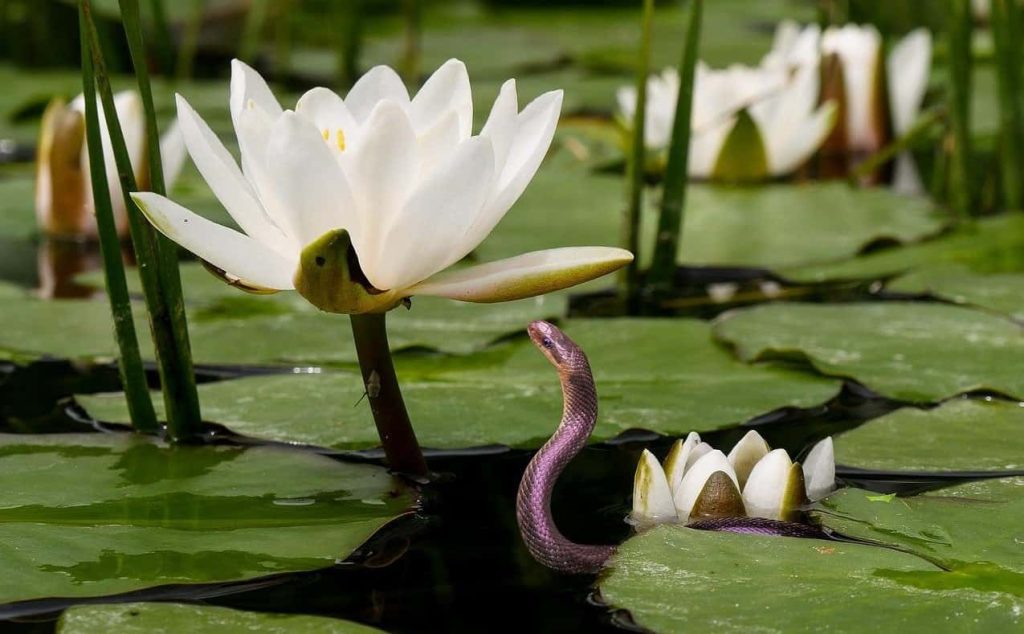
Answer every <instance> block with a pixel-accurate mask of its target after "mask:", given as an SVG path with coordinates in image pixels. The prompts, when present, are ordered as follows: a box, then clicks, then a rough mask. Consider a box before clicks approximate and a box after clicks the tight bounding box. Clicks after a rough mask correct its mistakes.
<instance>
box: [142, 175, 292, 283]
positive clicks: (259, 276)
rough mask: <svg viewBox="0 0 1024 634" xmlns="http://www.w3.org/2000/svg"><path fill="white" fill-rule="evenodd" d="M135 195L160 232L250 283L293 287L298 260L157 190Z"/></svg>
mask: <svg viewBox="0 0 1024 634" xmlns="http://www.w3.org/2000/svg"><path fill="white" fill-rule="evenodd" d="M132 198H133V199H134V200H135V202H136V204H138V205H139V209H141V210H142V213H144V214H145V215H146V218H148V219H149V221H150V222H151V223H153V226H154V227H156V228H157V229H158V230H159V231H160V232H161V233H163V234H164V235H165V236H167V237H168V238H170V239H171V240H173V241H175V242H177V243H178V244H180V245H181V246H182V247H184V248H185V249H187V250H189V251H191V252H192V253H194V254H196V255H197V256H198V257H200V258H202V259H204V260H206V261H207V262H209V263H210V264H212V265H214V266H216V267H217V268H219V269H222V270H224V271H225V272H227V273H229V274H231V275H233V276H235V277H238V278H239V279H241V280H242V281H243V282H245V283H246V284H247V285H249V286H255V287H259V288H266V289H275V290H287V289H291V288H294V284H293V283H292V276H293V275H294V273H295V267H296V261H295V260H289V259H288V258H285V257H284V256H282V255H281V254H279V253H277V252H276V251H274V250H272V249H270V248H269V247H266V246H264V245H262V244H260V243H259V242H257V241H256V240H254V239H252V238H250V237H249V236H247V235H245V234H243V233H239V232H237V231H235V230H234V229H228V228H227V227H224V226H221V225H219V224H217V223H215V222H210V221H209V220H207V219H206V218H203V217H202V216H200V215H198V214H196V213H193V212H191V211H189V210H188V209H185V208H184V207H182V206H181V205H179V204H177V203H175V202H172V201H170V200H168V199H167V198H164V197H163V196H160V195H158V194H154V193H152V192H137V193H134V194H132Z"/></svg>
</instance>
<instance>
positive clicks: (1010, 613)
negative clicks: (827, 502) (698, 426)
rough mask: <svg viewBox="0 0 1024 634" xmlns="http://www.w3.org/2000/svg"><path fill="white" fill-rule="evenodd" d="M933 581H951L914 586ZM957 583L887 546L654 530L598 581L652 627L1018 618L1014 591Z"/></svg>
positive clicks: (801, 627) (896, 624) (987, 624)
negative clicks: (921, 581)
mask: <svg viewBox="0 0 1024 634" xmlns="http://www.w3.org/2000/svg"><path fill="white" fill-rule="evenodd" d="M979 519H980V518H979ZM940 578H941V579H945V580H948V581H949V582H950V583H949V584H948V585H946V586H940V587H928V586H923V585H922V584H921V583H920V582H919V580H920V579H940ZM959 581H960V580H959V579H958V578H955V577H953V576H952V575H951V574H950V573H946V572H944V571H943V570H941V569H940V568H938V567H937V566H934V565H932V564H930V563H928V562H927V561H925V560H923V559H920V558H918V557H914V556H913V555H910V554H906V553H901V552H897V551H895V550H890V549H886V548H877V547H873V546H866V545H858V544H847V543H838V542H827V541H822V540H814V539H795V538H788V537H757V536H750V535H733V534H729V533H712V532H705V531H696V530H692V529H687V528H682V527H679V526H659V527H657V528H655V529H653V530H650V531H648V532H646V533H643V534H641V535H639V536H637V537H634V538H632V539H630V540H629V541H627V542H626V543H625V544H623V545H622V546H621V547H620V548H619V551H618V553H617V554H616V555H615V556H614V557H613V558H612V560H611V561H610V562H609V570H608V572H607V573H606V576H605V578H604V579H603V580H602V582H601V584H600V587H601V595H602V597H603V598H604V600H605V601H607V602H608V603H610V604H611V605H612V606H614V607H616V608H622V609H626V610H629V612H630V613H631V614H632V616H633V619H634V620H635V621H636V622H637V623H638V624H639V625H640V626H642V627H644V628H647V629H649V630H653V631H655V632H692V631H698V630H701V629H707V630H714V631H716V632H751V631H766V630H770V631H785V632H820V631H822V630H823V629H829V626H830V625H831V626H832V627H833V628H834V627H837V626H838V627H839V628H840V630H842V631H880V632H890V631H900V630H905V631H911V632H925V631H929V630H931V631H942V632H946V631H950V628H951V626H952V627H953V628H954V629H958V630H959V629H961V628H958V627H957V624H963V628H962V629H963V630H964V631H1005V632H1008V631H1015V629H1016V628H1019V627H1020V624H1021V623H1022V622H1024V615H1021V614H1020V595H1019V594H1017V593H1016V592H1015V590H1013V589H1007V588H1001V587H989V588H985V590H988V591H986V592H979V591H978V589H976V588H975V586H972V585H970V584H969V583H959Z"/></svg>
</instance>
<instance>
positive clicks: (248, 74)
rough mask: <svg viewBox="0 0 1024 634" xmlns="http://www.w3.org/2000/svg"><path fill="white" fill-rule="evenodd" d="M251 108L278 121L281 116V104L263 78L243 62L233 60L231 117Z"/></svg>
mask: <svg viewBox="0 0 1024 634" xmlns="http://www.w3.org/2000/svg"><path fill="white" fill-rule="evenodd" d="M249 107H257V108H259V109H260V110H262V111H263V112H265V113H266V114H267V116H269V117H271V118H274V119H276V118H277V117H279V116H281V104H280V103H278V101H277V98H276V97H274V93H272V92H271V91H270V87H269V86H267V82H266V80H265V79H263V76H262V75H260V74H259V73H257V72H256V71H255V70H253V69H252V68H251V67H250V66H249V65H248V64H246V63H245V62H243V61H241V60H237V59H233V60H231V115H232V116H236V115H237V114H238V113H240V112H242V111H243V110H245V109H247V108H249Z"/></svg>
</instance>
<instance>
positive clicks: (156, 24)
mask: <svg viewBox="0 0 1024 634" xmlns="http://www.w3.org/2000/svg"><path fill="white" fill-rule="evenodd" d="M149 8H150V12H151V13H152V14H153V49H154V52H155V53H156V58H157V59H158V60H159V64H158V66H159V68H160V71H161V72H163V73H164V74H168V75H169V74H171V73H173V72H174V41H173V37H172V36H171V26H170V24H169V23H168V21H167V8H166V7H165V6H164V0H150V2H149Z"/></svg>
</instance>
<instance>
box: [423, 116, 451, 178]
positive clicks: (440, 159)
mask: <svg viewBox="0 0 1024 634" xmlns="http://www.w3.org/2000/svg"><path fill="white" fill-rule="evenodd" d="M459 135H460V132H459V115H458V113H457V112H455V111H454V110H450V111H449V112H448V113H447V114H446V115H444V116H442V117H441V118H440V119H439V120H438V121H437V122H436V123H435V124H434V125H433V126H431V127H430V129H428V130H427V131H426V132H423V133H422V134H420V135H419V146H420V152H419V156H420V167H419V172H418V173H417V174H418V177H419V180H423V179H425V178H427V177H429V176H430V175H431V174H433V173H434V172H435V171H436V170H437V168H439V167H441V166H442V165H445V164H446V163H447V162H448V160H449V159H450V158H451V156H452V154H454V152H455V148H457V147H458V145H459V141H460V140H461V139H460V138H459Z"/></svg>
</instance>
